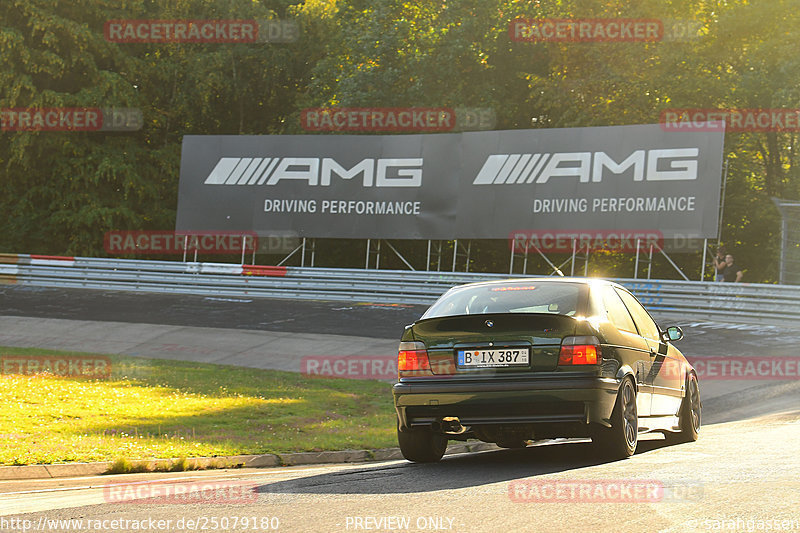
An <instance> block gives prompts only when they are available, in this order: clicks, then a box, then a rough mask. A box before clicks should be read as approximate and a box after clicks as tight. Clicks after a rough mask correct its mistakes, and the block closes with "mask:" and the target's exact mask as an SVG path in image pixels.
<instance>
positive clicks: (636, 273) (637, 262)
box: [633, 239, 642, 279]
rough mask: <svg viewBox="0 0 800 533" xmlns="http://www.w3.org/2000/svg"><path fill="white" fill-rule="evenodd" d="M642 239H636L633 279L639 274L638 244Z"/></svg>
mask: <svg viewBox="0 0 800 533" xmlns="http://www.w3.org/2000/svg"><path fill="white" fill-rule="evenodd" d="M641 242H642V239H636V262H635V263H634V264H633V279H637V276H638V275H639V246H640V243H641Z"/></svg>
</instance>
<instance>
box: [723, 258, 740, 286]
mask: <svg viewBox="0 0 800 533" xmlns="http://www.w3.org/2000/svg"><path fill="white" fill-rule="evenodd" d="M742 277H744V273H743V272H742V269H741V268H739V267H738V266H736V264H734V262H733V256H732V255H731V254H728V255H726V256H725V268H723V269H722V278H723V279H722V281H729V282H736V283H738V282H740V281H742Z"/></svg>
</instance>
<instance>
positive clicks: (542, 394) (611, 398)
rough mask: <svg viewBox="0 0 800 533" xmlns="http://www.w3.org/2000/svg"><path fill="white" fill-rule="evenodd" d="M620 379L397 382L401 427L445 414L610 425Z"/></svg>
mask: <svg viewBox="0 0 800 533" xmlns="http://www.w3.org/2000/svg"><path fill="white" fill-rule="evenodd" d="M618 389H619V381H618V380H616V379H610V378H601V377H598V376H582V377H564V376H551V377H537V378H533V379H524V380H513V379H503V380H491V381H489V380H483V381H477V380H468V381H467V380H460V379H449V380H447V379H424V380H413V381H412V380H403V381H401V382H400V383H397V384H395V385H394V387H393V389H392V392H393V394H394V403H395V409H396V410H397V417H398V424H399V429H400V430H401V431H405V430H407V429H409V428H416V427H433V428H434V429H435V428H436V427H438V425H439V423H440V422H441V421H442V419H443V418H445V417H456V418H458V420H459V421H460V422H461V424H462V425H464V426H474V425H487V424H546V425H549V426H554V425H558V424H571V425H575V424H578V425H582V426H585V425H587V424H589V423H600V424H603V425H608V422H609V420H610V418H611V411H612V410H613V408H614V402H615V400H616V395H617V390H618Z"/></svg>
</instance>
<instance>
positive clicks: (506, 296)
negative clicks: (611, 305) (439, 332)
mask: <svg viewBox="0 0 800 533" xmlns="http://www.w3.org/2000/svg"><path fill="white" fill-rule="evenodd" d="M583 289H584V286H583V285H581V284H579V283H566V282H564V283H558V282H552V281H548V282H545V283H536V281H535V280H531V281H514V282H508V283H503V284H495V283H492V284H487V285H476V286H465V287H455V288H453V289H451V290H450V291H449V292H447V293H445V295H444V296H442V297H441V298H440V299H439V300H438V301H437V302H436V303H434V304H433V305H432V306H431V307H430V308H429V309H428V310H427V311H426V312H425V314H424V315H422V318H423V319H425V318H436V317H442V316H456V315H477V314H487V313H551V314H560V315H568V316H573V315H575V314H576V313H577V310H578V305H579V302H580V297H581V293H582V290H583Z"/></svg>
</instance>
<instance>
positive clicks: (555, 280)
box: [457, 277, 621, 288]
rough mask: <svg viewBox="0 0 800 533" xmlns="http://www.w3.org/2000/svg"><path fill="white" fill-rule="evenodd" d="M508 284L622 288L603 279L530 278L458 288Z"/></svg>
mask: <svg viewBox="0 0 800 533" xmlns="http://www.w3.org/2000/svg"><path fill="white" fill-rule="evenodd" d="M507 283H536V284H541V283H575V284H578V285H596V284H604V285H614V286H617V287H621V285H619V284H618V283H615V282H613V281H610V280H607V279H603V278H578V277H558V278H554V277H529V278H508V279H496V280H490V281H479V282H475V283H466V284H464V285H458V286H457V287H458V288H466V287H480V286H492V285H505V284H507Z"/></svg>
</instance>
